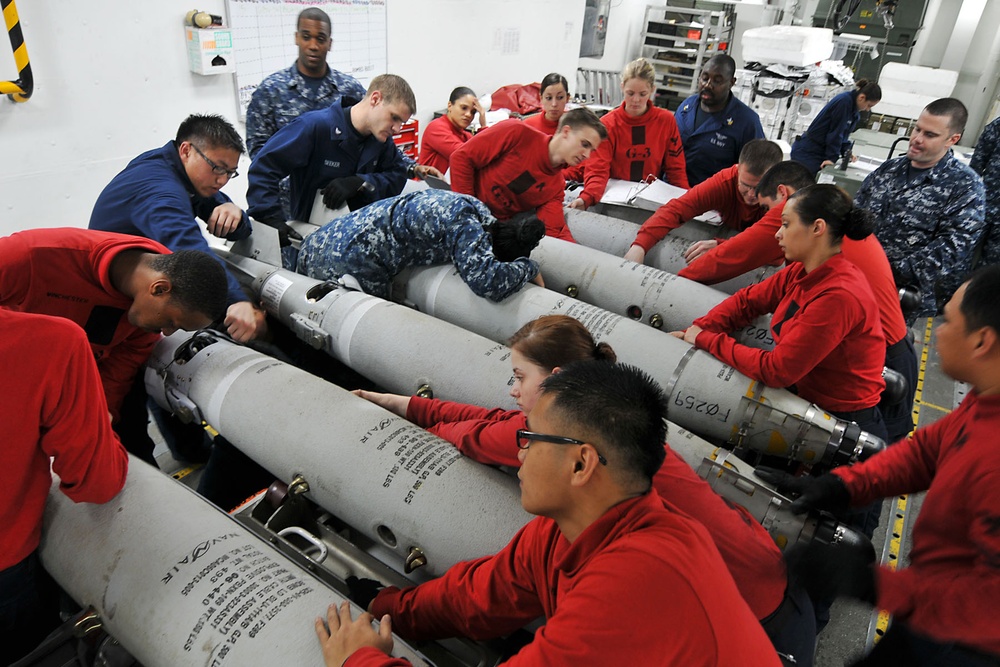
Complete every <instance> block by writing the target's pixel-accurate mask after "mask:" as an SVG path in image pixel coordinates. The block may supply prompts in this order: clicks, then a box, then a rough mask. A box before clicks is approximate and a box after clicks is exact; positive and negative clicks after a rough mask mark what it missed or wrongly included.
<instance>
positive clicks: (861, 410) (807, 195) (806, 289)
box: [674, 185, 887, 439]
mask: <svg viewBox="0 0 1000 667" xmlns="http://www.w3.org/2000/svg"><path fill="white" fill-rule="evenodd" d="M874 225H875V220H874V218H873V217H872V215H871V214H870V213H869V212H868V211H865V210H864V209H859V208H856V207H855V206H854V204H853V202H852V201H851V198H850V196H849V195H848V194H847V193H846V192H844V191H843V190H841V189H840V188H838V187H836V186H833V185H810V186H808V187H805V188H802V189H801V190H799V191H797V192H796V193H795V194H794V195H792V196H791V197H790V198H789V199H788V203H787V204H786V205H785V208H784V210H783V211H782V214H781V227H780V228H779V229H778V231H777V233H776V234H775V238H776V239H777V240H778V245H779V246H780V247H781V249H782V251H783V252H784V254H785V259H786V260H787V261H788V262H789V266H787V267H786V268H785V269H783V270H782V271H779V272H778V273H776V274H774V275H773V276H771V277H770V278H768V279H767V280H765V281H764V282H762V283H759V284H757V285H752V286H750V287H747V288H745V289H742V290H740V291H739V292H737V293H736V294H734V295H733V296H731V297H729V298H728V299H726V300H725V301H723V302H722V303H720V304H719V305H718V306H716V307H715V308H713V309H712V310H711V311H709V313H708V314H707V315H705V316H704V317H701V318H698V319H697V320H695V321H694V324H693V325H692V326H691V327H690V328H688V329H687V330H686V331H684V332H680V331H677V332H674V335H675V336H677V337H678V338H683V339H684V340H686V341H688V342H689V343H693V344H694V345H695V346H696V347H698V348H700V349H703V350H707V351H709V352H711V353H712V354H713V355H714V356H716V357H717V358H719V359H720V360H722V361H723V362H725V363H727V364H729V365H731V366H733V367H734V368H736V369H737V370H739V371H741V372H742V373H744V374H746V375H748V376H750V377H751V378H754V379H755V380H759V381H761V382H763V383H764V384H766V385H767V386H769V387H787V388H789V389H791V390H792V391H794V392H796V393H797V394H798V395H799V396H801V397H802V398H804V399H806V400H808V401H810V402H812V403H816V404H817V405H819V406H820V407H821V408H823V409H824V410H826V411H827V412H830V413H832V414H834V415H836V416H838V417H840V418H842V419H846V420H849V421H855V422H857V423H858V424H859V425H860V426H861V427H862V428H863V429H864V430H865V431H868V432H869V433H871V434H872V435H876V436H878V437H881V438H883V439H886V437H887V433H886V429H885V424H884V422H883V421H882V415H881V413H880V412H879V410H878V403H879V400H880V397H881V394H882V390H883V389H884V388H885V382H884V381H883V380H882V366H883V364H884V362H885V340H884V338H883V336H882V326H881V322H880V319H879V308H878V304H877V303H876V301H875V297H874V296H873V294H872V290H871V287H870V286H869V283H868V280H867V279H866V278H865V275H864V274H863V273H862V272H861V270H860V269H858V268H857V267H856V266H855V265H854V264H853V263H851V262H850V261H849V260H847V259H845V258H844V256H843V255H842V254H841V242H842V240H843V238H844V237H845V236H846V237H847V238H849V239H854V240H861V239H864V238H866V237H868V236H869V235H870V234H871V233H872V231H873V230H874ZM765 313H774V315H773V317H772V318H771V333H772V335H773V336H774V341H775V345H774V349H773V350H770V351H765V350H759V349H755V348H750V347H747V346H745V345H740V344H739V343H737V342H736V341H735V340H734V339H733V338H732V337H730V336H729V332H731V331H737V330H739V329H740V328H741V327H742V326H744V325H745V324H748V323H749V322H750V321H752V320H753V319H754V318H756V317H758V316H759V315H763V314H765Z"/></svg>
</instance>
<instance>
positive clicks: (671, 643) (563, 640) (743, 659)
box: [345, 491, 780, 667]
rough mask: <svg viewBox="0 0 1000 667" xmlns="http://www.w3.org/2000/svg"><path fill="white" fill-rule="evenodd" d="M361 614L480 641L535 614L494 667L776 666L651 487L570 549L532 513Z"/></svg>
mask: <svg viewBox="0 0 1000 667" xmlns="http://www.w3.org/2000/svg"><path fill="white" fill-rule="evenodd" d="M372 611H373V613H374V614H375V616H376V617H381V616H382V615H383V614H391V616H392V626H393V631H394V632H397V633H399V635H400V636H402V637H404V638H406V637H419V638H436V637H450V636H456V635H462V636H467V637H471V638H473V639H485V638H490V637H497V636H500V635H503V634H506V633H509V632H512V631H513V630H515V629H517V628H520V627H521V626H523V625H525V624H527V623H529V622H531V621H532V620H534V619H535V618H538V617H539V616H542V615H544V616H545V618H546V622H545V625H544V626H543V627H542V628H540V629H539V630H538V631H537V632H535V637H534V640H533V641H532V642H531V643H530V644H528V645H527V646H525V647H524V648H522V649H521V650H520V651H519V652H518V653H517V654H516V655H515V656H513V657H512V658H510V660H508V661H507V662H506V663H504V664H506V665H538V666H543V665H544V666H545V667H555V666H558V665H574V666H576V665H585V664H587V665H610V664H623V665H688V666H696V665H702V666H705V667H708V666H712V667H716V666H721V665H736V664H746V665H756V666H760V667H765V666H768V665H779V664H780V662H779V660H778V657H777V654H776V653H775V651H774V648H773V647H772V645H771V642H770V640H768V638H767V636H766V635H765V634H764V631H763V629H762V628H761V626H760V624H759V623H757V622H756V621H755V619H754V617H753V614H752V613H751V612H750V609H749V608H748V607H747V605H746V603H745V602H744V601H743V600H742V599H741V598H740V595H739V593H738V592H737V590H736V586H735V584H734V583H733V580H732V578H731V577H730V576H729V574H728V573H727V572H726V568H725V565H724V564H723V562H722V559H721V558H720V557H719V552H718V551H717V550H716V548H715V546H714V545H713V544H712V541H711V539H710V538H709V536H708V533H707V532H706V531H705V529H704V527H702V526H700V525H699V524H697V523H696V522H695V521H693V520H691V519H690V518H688V517H686V516H685V515H683V514H680V513H678V512H676V511H673V510H671V509H670V508H669V506H668V505H665V504H664V502H663V501H662V500H661V499H660V497H659V496H658V495H657V494H656V491H650V492H649V493H647V494H645V495H643V496H640V497H638V498H633V499H629V500H626V501H623V502H621V503H619V504H618V505H615V506H614V507H612V508H611V509H609V510H608V511H607V512H605V513H604V515H603V516H601V517H600V518H599V519H597V520H596V521H594V522H593V523H592V524H590V525H589V526H588V527H587V528H586V529H584V531H583V532H582V533H580V535H579V536H578V537H577V538H576V540H574V541H573V542H572V543H570V542H569V541H568V540H566V538H565V537H563V535H562V533H561V532H560V530H559V527H558V525H557V524H556V523H555V521H553V520H551V519H548V518H543V517H538V518H536V519H535V520H533V521H531V522H530V523H529V524H528V525H527V526H525V527H524V528H523V529H521V530H520V531H519V532H518V534H517V535H515V536H514V538H513V539H512V540H511V542H510V543H509V544H508V545H507V546H506V547H505V548H504V549H503V550H502V551H501V552H500V553H498V554H496V555H495V556H487V557H485V558H480V559H478V560H474V561H469V562H465V563H459V564H458V565H455V566H454V567H452V568H451V569H450V570H448V572H446V573H445V574H444V575H443V576H442V577H440V578H438V579H435V580H433V581H430V582H427V583H425V584H422V585H420V586H417V587H413V588H407V589H404V590H399V589H397V588H392V587H390V588H386V589H383V590H382V591H381V592H380V593H379V594H378V596H377V597H376V598H375V600H374V601H373V603H372ZM374 657H376V656H373V655H372V654H371V653H368V654H362V655H361V656H359V657H358V660H357V661H355V659H354V658H351V659H348V661H347V662H346V663H345V664H346V665H350V666H351V667H353V666H354V665H362V664H372V663H366V662H365V661H366V660H368V659H372V658H374ZM382 660H383V663H384V664H392V662H391V661H390V660H391V659H388V658H385V656H382ZM374 664H378V663H374Z"/></svg>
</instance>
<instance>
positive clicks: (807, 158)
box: [792, 79, 882, 175]
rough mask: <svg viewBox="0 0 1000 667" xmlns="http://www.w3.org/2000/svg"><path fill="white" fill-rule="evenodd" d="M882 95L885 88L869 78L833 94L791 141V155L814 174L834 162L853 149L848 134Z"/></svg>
mask: <svg viewBox="0 0 1000 667" xmlns="http://www.w3.org/2000/svg"><path fill="white" fill-rule="evenodd" d="M881 99H882V89H881V88H880V87H879V85H878V84H877V83H875V82H874V81H868V80H867V79H861V80H860V81H858V82H857V84H856V85H855V87H854V90H848V91H847V92H844V93H841V94H839V95H837V96H836V97H834V98H833V99H832V100H830V101H829V102H828V103H827V105H826V106H825V107H823V110H822V111H820V112H819V115H818V116H816V118H815V120H813V122H812V123H811V124H810V125H809V129H808V130H806V131H805V133H804V134H803V135H802V136H801V137H799V139H798V140H797V141H796V142H795V143H794V144H792V159H793V160H795V161H796V162H799V163H801V164H803V165H805V166H806V167H807V168H808V169H809V171H811V172H812V173H813V175H815V174H816V172H818V171H819V170H820V169H822V168H823V167H825V166H827V165H828V164H834V163H835V162H836V161H837V160H838V159H839V158H840V156H841V155H844V154H845V153H847V152H848V151H849V150H850V148H851V142H850V141H849V140H848V137H849V136H850V134H851V132H853V131H854V130H855V128H857V126H858V121H859V120H860V119H861V112H862V111H866V112H867V111H871V109H872V107H873V106H875V105H876V104H878V103H879V101H880V100H881Z"/></svg>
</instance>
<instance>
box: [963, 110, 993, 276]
mask: <svg viewBox="0 0 1000 667" xmlns="http://www.w3.org/2000/svg"><path fill="white" fill-rule="evenodd" d="M969 166H970V167H972V168H973V169H974V170H975V171H976V173H978V174H979V175H980V176H982V178H983V185H985V186H986V227H985V228H984V230H983V241H982V244H981V246H980V247H981V248H982V254H981V255H980V256H979V265H980V266H986V265H988V264H1000V118H997V119H996V120H994V121H993V122H992V123H990V124H989V125H987V126H986V129H985V130H983V134H982V135H981V136H980V137H979V143H977V144H976V152H975V153H973V155H972V161H971V162H970V163H969Z"/></svg>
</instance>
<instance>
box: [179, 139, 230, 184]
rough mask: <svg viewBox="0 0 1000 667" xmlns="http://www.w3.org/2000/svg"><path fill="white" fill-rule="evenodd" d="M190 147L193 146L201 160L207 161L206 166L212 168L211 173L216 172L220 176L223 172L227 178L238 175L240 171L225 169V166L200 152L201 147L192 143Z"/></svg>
mask: <svg viewBox="0 0 1000 667" xmlns="http://www.w3.org/2000/svg"><path fill="white" fill-rule="evenodd" d="M191 148H193V149H194V150H195V151H196V152H197V153H198V155H200V156H201V159H202V160H204V161H205V162H207V163H208V166H209V167H211V168H212V173H213V174H216V175H218V176H222V175H223V174H225V175H226V177H227V178H236V177H237V176H239V175H240V172H238V171H236V170H235V169H226V168H225V167H223V166H221V165H218V164H215V163H214V162H212V161H211V160H210V159H209V157H208V156H207V155H205V154H204V153H202V152H201V149H200V148H198V147H197V146H195V145H194V144H191Z"/></svg>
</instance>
